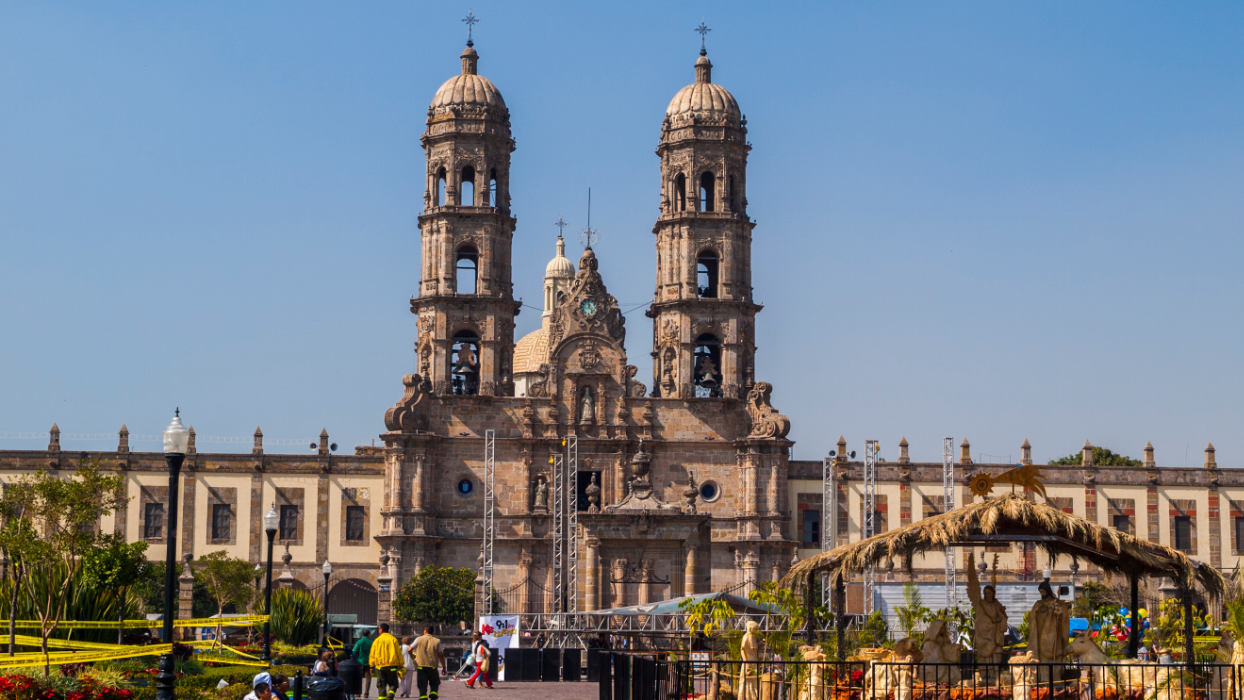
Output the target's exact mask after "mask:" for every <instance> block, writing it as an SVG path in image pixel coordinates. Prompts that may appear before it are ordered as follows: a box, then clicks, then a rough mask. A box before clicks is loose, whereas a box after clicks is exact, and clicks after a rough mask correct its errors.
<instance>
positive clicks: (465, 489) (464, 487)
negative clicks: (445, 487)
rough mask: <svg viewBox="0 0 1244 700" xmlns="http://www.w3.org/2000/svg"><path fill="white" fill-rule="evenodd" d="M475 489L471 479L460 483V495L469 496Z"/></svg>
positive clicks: (462, 480)
mask: <svg viewBox="0 0 1244 700" xmlns="http://www.w3.org/2000/svg"><path fill="white" fill-rule="evenodd" d="M474 489H475V484H473V483H471V480H470V479H461V480H459V481H458V495H459V496H467V495H470V493H471V491H472V490H474Z"/></svg>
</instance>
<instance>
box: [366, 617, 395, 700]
mask: <svg viewBox="0 0 1244 700" xmlns="http://www.w3.org/2000/svg"><path fill="white" fill-rule="evenodd" d="M367 664H368V665H369V666H371V668H372V673H373V675H374V676H375V678H376V698H378V700H393V696H394V695H397V686H398V677H399V676H401V674H402V644H401V642H399V641H397V637H394V636H393V635H391V634H389V625H388V623H381V624H380V634H378V635H376V639H375V640H374V641H373V642H372V644H371V652H370V654H368V657H367Z"/></svg>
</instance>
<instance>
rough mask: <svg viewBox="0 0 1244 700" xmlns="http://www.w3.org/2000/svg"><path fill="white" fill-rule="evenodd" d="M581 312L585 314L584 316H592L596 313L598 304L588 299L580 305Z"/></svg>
mask: <svg viewBox="0 0 1244 700" xmlns="http://www.w3.org/2000/svg"><path fill="white" fill-rule="evenodd" d="M579 310H580V311H582V312H583V315H584V316H591V315H593V314H595V313H596V302H594V301H592V300H591V299H587V300H585V301H584V302H583V303H582V304H580V305H579Z"/></svg>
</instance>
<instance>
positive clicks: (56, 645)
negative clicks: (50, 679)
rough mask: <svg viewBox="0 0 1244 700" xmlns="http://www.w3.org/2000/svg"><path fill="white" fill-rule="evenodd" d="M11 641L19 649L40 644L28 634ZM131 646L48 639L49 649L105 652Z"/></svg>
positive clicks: (38, 640)
mask: <svg viewBox="0 0 1244 700" xmlns="http://www.w3.org/2000/svg"><path fill="white" fill-rule="evenodd" d="M13 641H14V642H15V643H16V644H17V646H19V647H37V646H40V644H41V643H42V642H41V640H40V639H39V638H38V637H35V636H33V635H29V634H18V635H14V636H13ZM133 646H134V645H133V644H102V643H99V642H80V641H77V640H74V639H57V638H55V637H52V638H50V639H48V648H49V649H94V650H97V651H107V650H109V649H122V648H124V649H129V648H132V647H133Z"/></svg>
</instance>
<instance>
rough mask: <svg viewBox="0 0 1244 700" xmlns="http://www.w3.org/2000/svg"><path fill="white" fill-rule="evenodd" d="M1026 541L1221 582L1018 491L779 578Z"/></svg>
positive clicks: (1138, 569) (809, 562) (1200, 585)
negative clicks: (914, 556)
mask: <svg viewBox="0 0 1244 700" xmlns="http://www.w3.org/2000/svg"><path fill="white" fill-rule="evenodd" d="M1011 542H1030V543H1033V544H1035V545H1036V546H1037V547H1038V548H1040V549H1043V550H1045V551H1047V552H1049V553H1051V554H1056V555H1064V556H1071V557H1073V558H1075V559H1080V560H1084V561H1088V562H1091V563H1093V564H1095V565H1097V566H1098V567H1099V568H1101V569H1102V570H1103V571H1105V572H1107V573H1113V574H1123V575H1125V576H1128V577H1129V578H1133V579H1134V578H1138V577H1142V576H1164V577H1167V578H1170V579H1171V580H1172V581H1174V583H1175V584H1176V585H1177V586H1179V587H1180V588H1181V589H1184V590H1189V591H1198V592H1200V593H1201V594H1202V595H1204V596H1205V597H1206V598H1207V599H1217V598H1219V597H1221V596H1222V594H1223V592H1224V591H1225V590H1226V581H1225V580H1224V578H1223V576H1222V574H1221V573H1219V572H1218V570H1217V569H1215V568H1214V567H1212V566H1207V565H1205V564H1202V563H1201V562H1198V561H1195V560H1193V559H1191V558H1190V557H1188V556H1187V555H1185V554H1183V553H1182V552H1180V551H1178V550H1175V549H1172V548H1170V547H1166V546H1164V545H1160V544H1156V543H1154V542H1149V541H1147V540H1143V539H1140V538H1139V537H1135V536H1133V535H1129V534H1127V533H1126V532H1121V531H1119V530H1115V529H1114V528H1110V527H1104V526H1101V525H1097V524H1095V523H1091V522H1089V521H1087V520H1085V519H1084V518H1080V517H1077V516H1075V515H1072V514H1069V513H1064V512H1062V511H1061V510H1059V509H1057V508H1054V507H1053V506H1050V505H1048V504H1045V503H1034V502H1032V501H1030V500H1028V499H1026V498H1023V497H1022V496H1019V495H1016V494H1006V495H1003V496H997V497H994V498H990V499H988V500H985V501H981V502H975V503H970V504H968V505H966V506H963V507H961V508H956V509H955V510H952V511H950V512H949V513H943V514H941V515H935V516H932V517H929V518H925V519H923V520H920V521H918V522H915V523H912V524H910V525H906V526H904V527H900V528H898V529H896V530H891V531H889V532H884V533H882V534H880V535H875V536H873V537H869V538H868V539H866V540H862V541H860V542H854V543H851V544H846V545H843V546H841V547H837V548H835V549H832V550H830V551H828V552H823V553H821V554H818V555H816V556H813V557H810V558H808V559H804V560H802V561H800V562H798V563H796V564H795V565H794V566H793V567H791V570H790V572H789V573H787V574H786V576H785V577H783V579H782V582H781V585H782V586H783V587H787V588H795V589H803V588H804V587H805V586H807V585H808V584H809V583H811V582H812V581H813V580H815V579H817V578H819V576H820V575H821V574H823V573H828V574H829V575H830V577H831V579H834V580H837V581H842V580H845V579H846V578H847V577H849V576H850V575H851V574H855V573H862V572H864V571H867V570H868V569H869V568H870V567H873V566H876V565H878V564H881V563H884V562H886V561H897V562H902V563H903V565H904V566H905V567H907V568H910V567H911V558H912V556H913V555H915V554H919V553H923V552H929V551H941V550H943V549H944V548H946V547H982V546H989V545H997V544H1003V543H1011Z"/></svg>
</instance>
